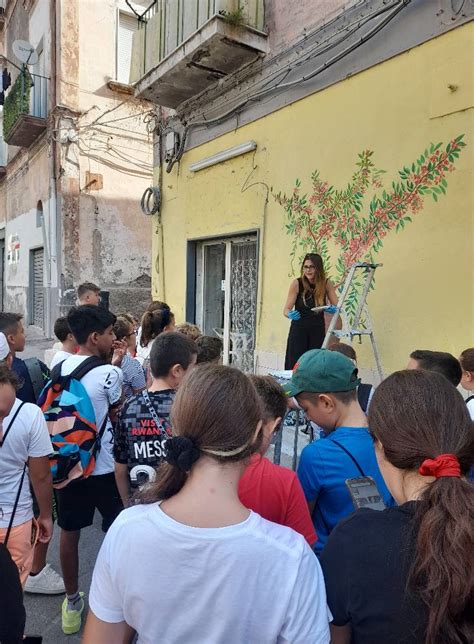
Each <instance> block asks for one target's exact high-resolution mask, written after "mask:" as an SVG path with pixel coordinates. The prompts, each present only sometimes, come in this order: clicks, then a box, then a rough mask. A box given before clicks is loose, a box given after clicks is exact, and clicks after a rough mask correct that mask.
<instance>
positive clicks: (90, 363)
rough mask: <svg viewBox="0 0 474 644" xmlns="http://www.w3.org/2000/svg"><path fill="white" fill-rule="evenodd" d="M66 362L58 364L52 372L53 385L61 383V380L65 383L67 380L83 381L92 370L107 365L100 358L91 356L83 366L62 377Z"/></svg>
mask: <svg viewBox="0 0 474 644" xmlns="http://www.w3.org/2000/svg"><path fill="white" fill-rule="evenodd" d="M65 362H66V361H65V360H63V361H62V362H58V364H57V365H55V366H54V367H53V369H52V370H51V375H50V378H51V384H52V385H56V384H58V383H59V382H61V380H63V381H64V380H65V379H68V380H81V379H82V378H84V376H85V375H86V374H88V373H89V371H92V369H95V368H96V367H102V366H103V365H105V362H104V361H103V360H102V359H101V358H98V357H97V356H89V357H88V358H86V360H83V361H82V362H81V364H80V365H79V366H78V367H76V368H75V369H74V371H71V373H69V374H68V375H67V376H62V375H61V371H62V368H63V364H64V363H65Z"/></svg>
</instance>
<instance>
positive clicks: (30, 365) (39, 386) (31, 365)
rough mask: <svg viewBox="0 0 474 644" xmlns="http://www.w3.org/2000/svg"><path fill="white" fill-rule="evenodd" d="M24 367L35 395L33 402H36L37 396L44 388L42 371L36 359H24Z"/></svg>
mask: <svg viewBox="0 0 474 644" xmlns="http://www.w3.org/2000/svg"><path fill="white" fill-rule="evenodd" d="M25 367H26V369H27V371H28V375H29V376H30V380H31V384H32V386H33V392H34V394H35V400H38V398H39V395H40V393H41V391H42V390H43V387H44V377H43V371H42V370H41V365H40V361H39V360H38V358H26V360H25Z"/></svg>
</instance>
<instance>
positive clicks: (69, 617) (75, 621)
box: [61, 593, 84, 635]
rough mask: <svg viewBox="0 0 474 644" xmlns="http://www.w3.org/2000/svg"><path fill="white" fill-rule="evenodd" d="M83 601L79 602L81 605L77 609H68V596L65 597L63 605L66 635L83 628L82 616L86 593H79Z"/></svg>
mask: <svg viewBox="0 0 474 644" xmlns="http://www.w3.org/2000/svg"><path fill="white" fill-rule="evenodd" d="M79 595H80V597H81V601H80V602H77V605H78V606H80V608H78V609H77V610H68V608H67V597H65V598H64V601H63V607H62V611H61V612H62V627H63V633H64V634H65V635H73V634H74V633H77V632H78V631H80V630H81V617H82V611H83V610H84V599H83V597H84V593H79Z"/></svg>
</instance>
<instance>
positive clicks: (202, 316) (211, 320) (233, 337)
mask: <svg viewBox="0 0 474 644" xmlns="http://www.w3.org/2000/svg"><path fill="white" fill-rule="evenodd" d="M257 270H258V240H257V235H256V234H251V235H245V236H240V237H232V238H228V239H214V240H213V239H210V240H206V241H202V242H197V245H196V275H195V289H196V290H195V302H196V309H195V310H196V323H197V324H198V325H199V326H200V327H201V329H202V331H203V333H204V334H206V335H213V336H216V335H217V336H218V337H220V338H221V339H222V341H223V345H224V350H223V363H224V364H229V365H232V366H233V367H237V368H238V369H241V370H242V371H244V372H246V373H250V372H253V370H254V354H255V331H256V317H257V316H256V310H257V283H258V279H257V277H258V273H257Z"/></svg>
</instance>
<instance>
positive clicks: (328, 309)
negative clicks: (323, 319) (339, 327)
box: [324, 304, 337, 313]
mask: <svg viewBox="0 0 474 644" xmlns="http://www.w3.org/2000/svg"><path fill="white" fill-rule="evenodd" d="M336 311H337V306H335V305H334V304H331V305H330V306H328V308H327V309H326V310H325V311H324V312H325V313H335V312H336Z"/></svg>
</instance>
